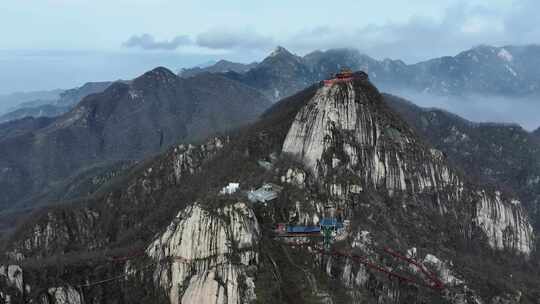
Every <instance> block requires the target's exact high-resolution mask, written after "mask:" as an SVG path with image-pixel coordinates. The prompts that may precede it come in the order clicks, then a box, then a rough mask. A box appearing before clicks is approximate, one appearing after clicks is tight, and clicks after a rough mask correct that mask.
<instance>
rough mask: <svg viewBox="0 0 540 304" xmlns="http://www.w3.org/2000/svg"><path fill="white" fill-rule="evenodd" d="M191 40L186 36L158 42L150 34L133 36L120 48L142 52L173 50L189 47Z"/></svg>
mask: <svg viewBox="0 0 540 304" xmlns="http://www.w3.org/2000/svg"><path fill="white" fill-rule="evenodd" d="M191 43H192V41H191V38H190V37H189V36H187V35H180V36H176V37H174V38H173V39H171V40H164V41H158V40H156V39H155V38H154V36H152V35H150V34H142V35H133V36H131V37H130V38H129V39H128V40H127V41H126V42H124V43H123V44H122V46H124V47H127V48H141V49H143V50H175V49H177V48H179V47H180V46H185V45H190V44H191Z"/></svg>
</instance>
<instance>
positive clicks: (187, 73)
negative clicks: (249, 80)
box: [178, 60, 257, 77]
mask: <svg viewBox="0 0 540 304" xmlns="http://www.w3.org/2000/svg"><path fill="white" fill-rule="evenodd" d="M256 65H257V63H255V62H253V63H248V64H244V63H238V62H231V61H228V60H219V61H218V62H215V63H213V64H210V65H203V66H196V67H193V68H188V69H182V70H181V71H180V73H178V76H180V77H191V76H195V75H197V74H200V73H203V72H209V73H226V72H237V73H243V72H247V71H248V70H250V69H251V68H254V67H255V66H256Z"/></svg>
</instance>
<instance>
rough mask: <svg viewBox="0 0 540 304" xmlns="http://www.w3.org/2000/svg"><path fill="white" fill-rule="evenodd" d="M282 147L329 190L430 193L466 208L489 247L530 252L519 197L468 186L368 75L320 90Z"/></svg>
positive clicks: (444, 204) (440, 203)
mask: <svg viewBox="0 0 540 304" xmlns="http://www.w3.org/2000/svg"><path fill="white" fill-rule="evenodd" d="M283 152H285V153H288V154H290V155H292V156H294V157H295V158H297V159H299V160H300V161H301V162H302V163H303V164H304V165H305V166H306V167H307V168H309V169H310V170H311V172H312V173H313V174H314V175H315V176H317V177H319V178H321V179H322V181H325V183H324V187H327V188H329V192H330V193H334V194H338V196H341V197H345V196H344V194H347V192H349V191H348V190H347V189H350V186H351V184H353V185H355V186H357V187H359V188H361V189H367V188H372V189H375V190H383V191H385V192H388V194H389V195H390V196H392V195H397V193H399V194H405V195H409V196H418V195H422V194H427V193H434V192H436V193H439V195H438V196H437V197H436V199H435V201H434V202H433V203H434V204H435V205H436V206H437V207H438V208H439V210H440V212H441V213H442V214H452V213H453V212H454V211H453V210H457V209H461V208H463V207H462V206H459V205H461V204H467V205H470V207H471V208H472V209H473V210H474V211H473V212H469V213H468V216H469V217H470V220H471V221H472V222H473V223H475V225H476V227H477V228H480V229H482V230H483V232H484V233H485V235H486V236H487V237H488V240H489V244H490V245H491V246H492V247H493V248H496V249H511V250H516V251H519V252H521V253H523V254H526V255H528V254H530V253H531V251H532V249H533V230H532V227H531V224H530V223H529V220H528V218H527V215H526V213H525V212H524V210H523V209H522V207H521V206H520V203H519V201H517V200H515V199H509V198H503V197H502V196H501V194H500V193H499V192H494V191H488V190H485V189H478V188H477V187H475V186H472V185H470V184H469V183H468V182H467V180H466V179H464V178H463V177H462V176H460V175H459V174H458V173H456V172H455V170H453V169H451V168H450V167H449V165H448V164H447V161H446V159H445V157H444V156H443V154H442V153H441V152H439V151H437V150H435V149H430V148H428V147H426V146H425V145H424V144H423V143H422V142H421V141H420V140H419V139H418V138H417V137H416V135H415V134H414V133H413V132H412V131H411V129H410V128H409V127H408V126H407V125H406V124H405V123H403V122H402V121H401V119H400V118H399V117H397V115H395V114H394V113H393V112H392V111H391V110H390V109H389V108H388V107H387V106H386V105H385V104H384V103H383V101H382V97H381V96H380V94H379V93H378V91H377V90H376V88H375V87H373V86H372V85H371V84H369V82H368V81H367V80H360V79H356V80H355V81H351V82H346V83H338V84H334V85H331V86H327V85H326V86H322V87H321V88H319V90H318V91H317V93H316V94H315V96H314V97H313V98H312V99H311V100H310V101H309V102H308V103H307V104H306V105H305V106H304V107H303V108H302V109H301V110H300V111H299V113H298V114H297V115H296V118H295V120H294V122H293V124H292V126H291V128H290V130H289V132H288V134H287V137H286V139H285V142H284V144H283ZM329 181H330V182H329ZM336 184H337V185H336ZM343 189H344V190H343Z"/></svg>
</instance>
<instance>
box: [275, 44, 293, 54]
mask: <svg viewBox="0 0 540 304" xmlns="http://www.w3.org/2000/svg"><path fill="white" fill-rule="evenodd" d="M280 55H286V56H294V55H293V54H292V53H291V52H289V51H288V50H287V49H286V48H284V47H282V46H280V45H278V46H277V47H276V48H275V49H274V50H273V51H272V53H270V55H269V57H276V56H280Z"/></svg>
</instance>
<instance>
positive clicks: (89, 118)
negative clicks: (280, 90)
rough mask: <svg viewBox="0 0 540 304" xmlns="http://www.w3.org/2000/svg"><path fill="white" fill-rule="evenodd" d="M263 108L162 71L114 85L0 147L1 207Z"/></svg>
mask: <svg viewBox="0 0 540 304" xmlns="http://www.w3.org/2000/svg"><path fill="white" fill-rule="evenodd" d="M268 104H269V101H268V100H267V99H265V98H264V97H263V96H262V95H261V94H260V93H258V92H257V91H255V90H254V89H252V88H249V87H246V86H244V85H242V84H240V83H237V82H234V81H232V80H230V79H227V78H224V77H222V76H219V75H200V76H197V77H194V78H190V79H182V78H179V77H178V76H176V75H175V74H174V73H172V72H171V71H169V70H167V69H165V68H162V67H160V68H156V69H154V70H152V71H149V72H147V73H145V74H143V75H141V76H140V77H138V78H136V79H134V80H133V81H132V82H130V83H129V84H128V83H124V82H116V83H113V84H112V85H111V86H109V87H108V88H107V89H106V90H105V91H104V92H102V93H98V94H91V95H89V96H87V97H85V98H84V99H83V100H82V101H81V102H80V103H79V104H78V105H77V106H75V107H74V108H73V109H72V110H71V111H69V112H67V113H66V114H63V115H62V116H59V117H57V118H55V119H53V120H52V121H51V122H50V123H47V124H46V125H45V126H43V127H42V128H36V129H32V128H31V129H30V130H29V132H23V133H21V134H19V135H17V136H8V137H6V138H5V139H4V140H3V141H2V144H1V145H0V167H2V168H7V169H5V170H3V171H0V185H3V186H2V187H4V186H5V187H9V188H10V189H11V190H10V192H9V194H5V195H3V196H2V197H0V201H1V203H0V205H2V208H6V207H7V206H8V205H11V206H13V202H16V201H17V200H20V199H22V198H23V197H24V196H28V195H29V194H36V193H35V191H46V190H48V187H49V186H52V185H53V184H54V183H55V182H58V181H59V180H61V179H63V178H66V177H68V176H70V175H71V173H72V172H74V171H77V170H78V169H81V168H84V167H86V166H90V165H95V164H97V163H99V162H105V161H124V160H139V159H142V158H143V157H148V156H151V155H153V154H155V153H157V152H159V151H161V149H164V148H165V147H167V146H168V145H171V144H174V143H177V142H179V141H186V140H195V139H198V138H204V137H206V136H208V135H210V134H213V133H214V132H219V131H223V130H226V129H230V128H234V127H238V126H239V125H241V124H244V123H247V122H248V121H249V120H250V119H251V120H252V119H255V118H256V116H257V115H258V114H259V113H261V112H262V111H263V110H264V109H266V107H267V106H268ZM28 160H30V161H28ZM8 185H9V186H8ZM15 185H18V186H15ZM32 189H34V190H32ZM39 189H41V190H39ZM11 191H13V192H14V193H12V192H11Z"/></svg>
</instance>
